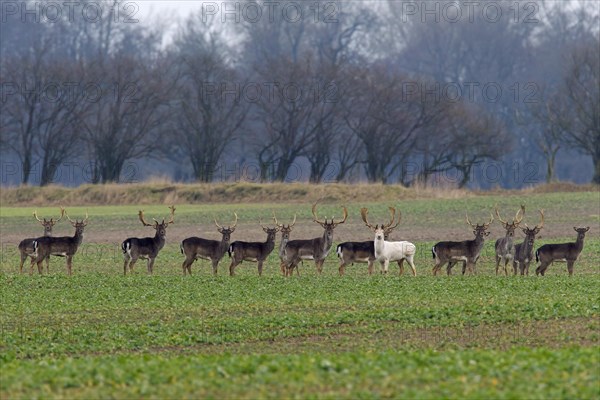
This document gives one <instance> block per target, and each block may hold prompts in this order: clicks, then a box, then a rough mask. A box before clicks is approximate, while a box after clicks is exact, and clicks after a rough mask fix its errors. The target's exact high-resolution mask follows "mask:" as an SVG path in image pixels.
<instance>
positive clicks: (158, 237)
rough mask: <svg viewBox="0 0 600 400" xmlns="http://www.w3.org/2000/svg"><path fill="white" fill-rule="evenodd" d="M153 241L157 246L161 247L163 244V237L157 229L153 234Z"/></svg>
mask: <svg viewBox="0 0 600 400" xmlns="http://www.w3.org/2000/svg"><path fill="white" fill-rule="evenodd" d="M154 243H156V244H158V247H159V248H161V249H162V248H163V246H164V245H165V237H164V236H161V235H159V233H158V231H156V234H155V235H154Z"/></svg>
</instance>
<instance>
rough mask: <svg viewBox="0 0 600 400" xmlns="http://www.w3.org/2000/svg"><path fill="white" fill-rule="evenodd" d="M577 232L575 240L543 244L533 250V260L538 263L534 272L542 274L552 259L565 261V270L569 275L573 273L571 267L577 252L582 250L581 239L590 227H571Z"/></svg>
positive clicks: (573, 264) (577, 254)
mask: <svg viewBox="0 0 600 400" xmlns="http://www.w3.org/2000/svg"><path fill="white" fill-rule="evenodd" d="M573 229H574V230H575V232H577V240H576V241H575V242H571V243H560V244H545V245H543V246H542V247H540V248H539V249H537V251H536V252H535V260H536V261H538V262H539V263H540V265H539V266H538V267H537V268H536V270H535V274H536V275H539V274H541V275H542V276H544V274H545V273H546V269H548V267H549V266H550V264H552V263H553V262H554V261H566V262H567V270H568V271H569V276H572V275H573V267H574V266H575V261H577V258H579V254H581V251H582V250H583V240H584V239H585V233H586V232H587V231H589V230H590V227H589V226H587V227H585V228H577V227H573Z"/></svg>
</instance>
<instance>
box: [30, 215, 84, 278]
mask: <svg viewBox="0 0 600 400" xmlns="http://www.w3.org/2000/svg"><path fill="white" fill-rule="evenodd" d="M65 215H66V216H67V219H68V220H69V222H70V223H71V225H72V226H73V228H75V234H74V235H73V236H61V237H53V236H44V237H41V238H37V239H36V240H35V241H34V242H33V251H34V253H35V254H37V257H36V259H35V262H36V263H37V267H38V272H39V273H40V274H41V273H42V262H43V261H44V260H46V265H47V262H48V258H50V256H51V255H52V256H59V257H66V258H67V273H68V274H69V275H71V273H72V267H73V256H74V255H75V253H77V249H78V248H79V246H80V245H81V242H82V241H83V230H84V228H85V227H86V225H87V224H88V220H89V217H88V214H87V212H86V213H85V219H83V220H81V221H78V220H75V221H73V220H72V219H71V218H69V215H68V214H66V213H65Z"/></svg>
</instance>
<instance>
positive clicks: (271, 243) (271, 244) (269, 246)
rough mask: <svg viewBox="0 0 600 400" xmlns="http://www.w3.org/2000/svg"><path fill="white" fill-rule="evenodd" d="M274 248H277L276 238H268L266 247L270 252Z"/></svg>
mask: <svg viewBox="0 0 600 400" xmlns="http://www.w3.org/2000/svg"><path fill="white" fill-rule="evenodd" d="M274 248H275V239H269V238H267V241H266V242H265V249H266V250H267V251H268V252H271V251H273V249H274Z"/></svg>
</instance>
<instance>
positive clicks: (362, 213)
mask: <svg viewBox="0 0 600 400" xmlns="http://www.w3.org/2000/svg"><path fill="white" fill-rule="evenodd" d="M367 214H369V210H368V209H367V208H366V207H363V208H361V209H360V216H361V217H362V220H363V222H364V223H365V225H367V227H368V228H369V229H371V230H372V231H374V230H375V229H377V227H376V226H373V225H371V224H370V223H369V220H368V219H367Z"/></svg>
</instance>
